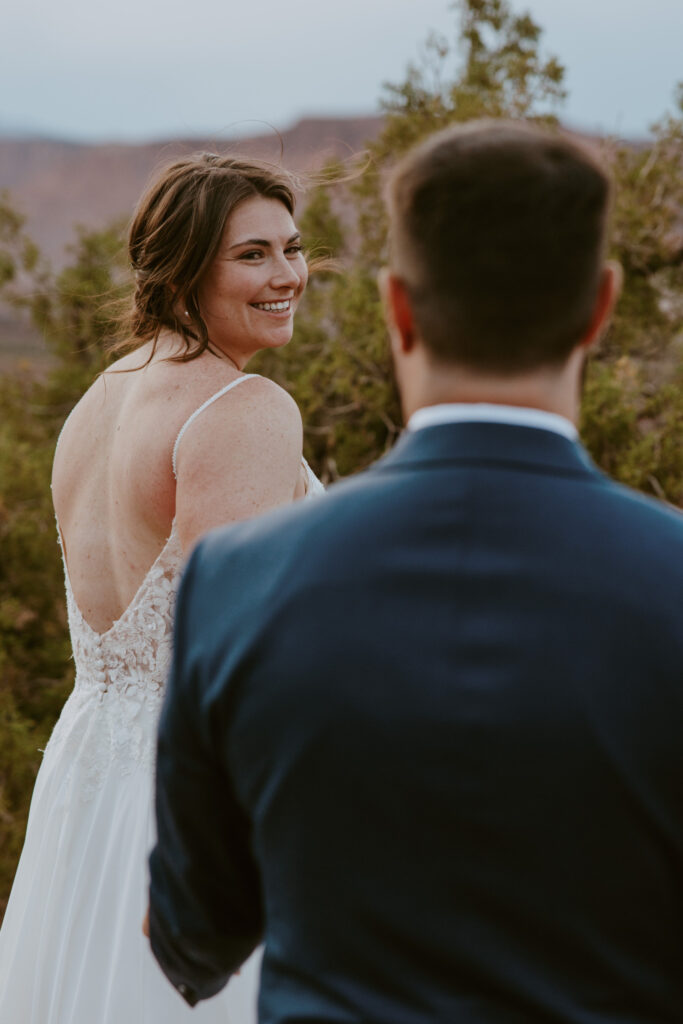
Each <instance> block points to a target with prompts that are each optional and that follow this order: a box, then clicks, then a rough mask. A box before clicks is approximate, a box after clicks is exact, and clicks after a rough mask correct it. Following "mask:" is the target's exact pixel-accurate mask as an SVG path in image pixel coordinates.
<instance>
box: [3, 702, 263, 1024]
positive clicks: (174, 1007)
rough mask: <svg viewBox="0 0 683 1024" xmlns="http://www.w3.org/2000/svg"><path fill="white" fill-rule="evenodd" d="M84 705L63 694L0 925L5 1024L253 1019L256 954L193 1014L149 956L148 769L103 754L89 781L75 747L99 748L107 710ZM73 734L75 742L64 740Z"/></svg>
mask: <svg viewBox="0 0 683 1024" xmlns="http://www.w3.org/2000/svg"><path fill="white" fill-rule="evenodd" d="M78 702H79V697H78V694H72V696H71V697H70V698H69V701H67V704H66V705H65V708H64V712H63V713H62V719H64V721H63V722H62V719H60V723H59V724H58V726H57V729H56V730H55V732H56V733H58V732H59V731H60V725H61V726H63V728H62V729H61V735H59V736H54V737H53V738H54V739H55V742H54V743H53V742H52V740H51V741H50V744H49V745H48V748H47V750H46V752H45V757H44V759H43V764H42V765H41V769H40V772H39V773H38V778H37V780H36V786H35V790H34V793H33V799H32V802H31V810H30V815H29V821H28V828H27V834H26V841H25V845H24V849H23V852H22V855H21V860H20V863H19V867H18V870H17V874H16V877H15V881H14V886H13V889H12V894H11V897H10V901H9V905H8V907H7V912H6V915H5V919H4V922H3V925H2V929H1V930H0V1022H2V1024H254V1022H255V1021H256V999H257V990H258V976H259V969H260V952H259V951H257V952H256V953H254V954H253V955H252V957H251V958H250V959H249V960H248V961H247V963H246V964H245V966H244V967H243V968H242V970H241V972H240V974H239V975H237V976H235V977H234V978H232V979H231V981H230V983H229V984H228V986H227V988H226V989H224V990H223V992H221V993H219V994H218V995H217V996H215V997H214V998H213V999H210V1000H208V1001H206V1002H201V1003H199V1004H198V1005H197V1006H196V1007H195V1008H194V1009H190V1007H189V1006H187V1004H186V1003H185V1002H184V1000H183V999H182V998H181V996H179V995H178V993H177V992H176V991H175V989H174V988H173V987H172V986H171V984H170V983H169V982H168V981H167V979H166V978H165V976H164V975H163V973H162V971H161V969H160V967H159V966H158V964H157V962H156V960H155V959H154V957H153V955H152V953H151V951H150V947H149V943H148V941H147V939H146V938H145V937H144V936H143V934H142V931H141V923H142V919H143V917H144V913H145V909H146V906H147V885H148V875H147V855H148V852H149V850H150V849H151V846H152V844H153V841H154V820H153V812H152V805H153V784H152V772H151V770H150V766H149V764H148V763H147V762H146V761H145V759H142V760H141V761H140V762H136V763H134V764H132V765H131V764H129V765H127V767H126V771H125V772H124V773H122V772H121V764H120V761H118V760H117V759H116V758H111V757H108V758H107V762H108V763H100V765H99V766H98V771H97V774H96V783H97V784H96V785H93V765H92V756H89V757H86V758H82V757H79V756H78V755H79V748H80V752H81V753H82V752H83V750H84V749H85V748H90V750H91V751H92V750H93V749H94V744H95V743H97V742H98V737H97V728H98V717H99V718H100V725H101V716H102V715H103V714H104V713H105V712H104V709H103V708H102V705H100V709H99V712H97V711H96V712H95V713H94V716H93V711H94V709H93V705H92V701H90V700H88V701H87V702H86V703H87V705H88V706H83V707H82V708H79V707H78ZM70 703H71V704H72V706H71V708H69V704H70ZM74 705H75V706H74ZM143 714H144V713H143ZM138 717H139V716H138ZM84 721H87V723H88V724H87V725H85V727H84ZM134 724H135V726H136V727H139V726H140V725H142V727H143V731H145V732H147V731H148V729H147V728H146V726H151V722H150V723H140V722H139V721H138V722H137V723H134ZM107 732H108V733H110V732H111V730H109V729H107ZM66 733H68V734H69V735H68V736H67V735H65V734H66ZM74 737H77V738H78V742H77V744H74V743H73V742H64V741H65V740H69V739H72V740H73V739H74ZM100 739H104V737H103V736H102V737H100ZM84 794H86V795H87V799H83V795H84Z"/></svg>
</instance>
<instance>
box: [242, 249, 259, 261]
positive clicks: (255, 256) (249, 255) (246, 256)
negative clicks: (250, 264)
mask: <svg viewBox="0 0 683 1024" xmlns="http://www.w3.org/2000/svg"><path fill="white" fill-rule="evenodd" d="M262 256H263V253H262V252H261V250H260V249H250V250H249V252H243V253H242V255H241V256H240V259H241V260H259V259H261V257H262Z"/></svg>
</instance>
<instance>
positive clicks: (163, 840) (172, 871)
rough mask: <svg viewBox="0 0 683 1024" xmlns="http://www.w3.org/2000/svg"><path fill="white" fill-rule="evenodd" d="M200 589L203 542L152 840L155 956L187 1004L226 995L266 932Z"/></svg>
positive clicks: (163, 742) (165, 717)
mask: <svg viewBox="0 0 683 1024" xmlns="http://www.w3.org/2000/svg"><path fill="white" fill-rule="evenodd" d="M200 583H201V545H200V546H199V548H198V549H197V550H196V551H195V553H194V555H193V557H192V558H191V560H190V563H189V565H188V568H187V570H186V572H185V574H184V577H183V582H182V584H181V587H180V591H179V594H178V605H177V610H176V628H175V635H174V655H173V665H172V670H171V675H170V679H169V683H168V690H167V694H166V699H165V702H164V707H163V710H162V714H161V719H160V725H159V737H158V750H157V777H156V814H157V833H158V839H157V844H156V846H155V848H154V849H153V851H152V854H151V857H150V879H151V881H150V941H151V944H152V950H153V952H154V955H155V956H156V958H157V960H158V961H159V964H160V965H161V967H162V969H163V971H164V973H165V974H166V976H167V977H168V978H169V980H170V981H171V983H172V984H173V985H174V986H175V987H176V988H177V989H178V991H179V992H180V993H181V995H183V996H184V998H185V999H186V1000H187V1002H189V1003H190V1005H194V1004H195V1003H196V1002H197V1001H198V1000H200V999H207V998H208V997H210V996H212V995H215V994H216V992H218V991H219V990H220V989H221V988H223V986H224V985H225V984H226V982H227V981H228V979H229V978H230V975H231V974H232V973H233V972H234V971H235V970H236V969H237V968H238V967H239V966H240V964H242V963H243V962H244V961H245V960H246V958H247V957H248V955H249V954H250V953H251V952H252V950H253V949H254V948H255V947H256V946H257V945H258V943H259V941H260V938H261V935H262V931H263V913H262V902H261V889H260V883H259V877H258V871H257V867H256V863H255V861H254V859H253V856H252V853H251V847H250V826H249V822H248V820H247V818H246V815H245V814H244V811H243V809H242V807H241V806H240V805H239V803H238V801H237V799H236V797H235V793H234V789H233V786H232V784H231V781H230V779H229V778H228V777H227V774H226V771H225V767H224V760H223V758H222V757H221V756H220V752H219V751H216V750H214V749H213V743H212V740H211V735H212V734H211V730H210V728H209V727H208V723H207V721H206V715H207V713H208V712H207V709H206V706H205V703H203V686H202V683H203V682H204V680H203V678H202V674H203V672H205V667H204V663H203V661H202V659H201V657H200V654H201V650H202V644H201V626H202V624H201V600H199V599H198V598H197V596H196V590H197V589H198V584H200ZM201 598H202V599H205V598H206V595H205V594H204V593H202V594H201ZM196 605H198V606H199V607H195V606H196ZM207 639H208V638H207ZM209 682H210V680H209Z"/></svg>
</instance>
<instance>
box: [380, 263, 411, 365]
mask: <svg viewBox="0 0 683 1024" xmlns="http://www.w3.org/2000/svg"><path fill="white" fill-rule="evenodd" d="M377 286H378V288H379V293H380V297H381V299H382V308H383V310H384V319H385V321H386V325H387V330H388V331H389V337H390V338H391V347H392V349H393V350H394V352H395V353H396V354H399V353H400V354H402V355H408V354H409V353H410V352H412V350H413V348H414V347H415V320H414V317H413V308H412V304H411V300H410V295H409V293H408V289H407V288H406V286H405V283H404V282H403V280H402V279H401V278H400V277H397V276H396V274H394V273H392V271H391V270H390V269H389V268H388V267H382V269H381V270H380V272H379V274H378V276H377Z"/></svg>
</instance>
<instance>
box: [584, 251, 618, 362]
mask: <svg viewBox="0 0 683 1024" xmlns="http://www.w3.org/2000/svg"><path fill="white" fill-rule="evenodd" d="M623 280H624V272H623V270H622V268H621V264H620V263H617V261H616V260H609V261H608V262H607V263H606V264H605V266H604V268H603V271H602V278H601V280H600V288H599V289H598V297H597V299H596V301H595V308H594V310H593V316H592V317H591V322H590V325H589V327H588V330H587V331H586V333H585V334H584V336H583V338H582V339H581V346H582V347H583V348H586V349H589V348H591V347H592V346H593V345H595V344H597V342H598V341H599V340H600V338H601V337H602V335H603V334H604V333H605V331H606V330H607V328H608V326H609V322H610V320H611V318H612V313H613V312H614V307H615V305H616V303H617V299H618V298H619V295H620V294H621V286H622V283H623Z"/></svg>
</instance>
